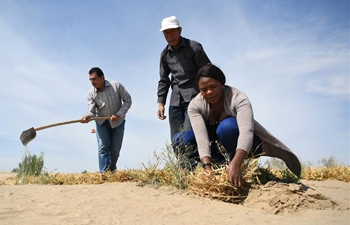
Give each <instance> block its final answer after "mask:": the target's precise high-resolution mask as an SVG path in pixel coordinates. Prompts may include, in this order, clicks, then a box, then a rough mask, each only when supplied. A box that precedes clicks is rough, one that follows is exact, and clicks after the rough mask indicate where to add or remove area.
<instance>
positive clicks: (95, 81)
mask: <svg viewBox="0 0 350 225" xmlns="http://www.w3.org/2000/svg"><path fill="white" fill-rule="evenodd" d="M89 80H90V82H91V84H92V86H94V87H95V88H97V89H99V90H102V91H103V89H104V88H105V77H104V76H101V77H99V76H98V75H97V73H96V72H94V73H92V74H90V75H89ZM110 120H112V121H118V120H120V116H119V115H117V114H114V115H112V116H111V119H110ZM88 122H90V116H88V115H85V116H83V117H82V118H81V123H88Z"/></svg>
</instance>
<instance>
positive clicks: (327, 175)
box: [302, 165, 350, 182]
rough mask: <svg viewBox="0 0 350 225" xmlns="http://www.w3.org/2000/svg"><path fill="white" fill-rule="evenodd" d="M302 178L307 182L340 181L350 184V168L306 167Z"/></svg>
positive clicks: (336, 166) (340, 166) (341, 166)
mask: <svg viewBox="0 0 350 225" xmlns="http://www.w3.org/2000/svg"><path fill="white" fill-rule="evenodd" d="M302 178H303V179H306V180H317V181H323V180H339V181H344V182H350V166H343V165H334V166H331V167H314V166H305V167H303V171H302Z"/></svg>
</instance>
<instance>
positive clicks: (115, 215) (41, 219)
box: [0, 171, 350, 225]
mask: <svg viewBox="0 0 350 225" xmlns="http://www.w3.org/2000/svg"><path fill="white" fill-rule="evenodd" d="M13 176H14V174H13V173H10V172H6V171H0V201H1V203H0V224H1V225H2V224H6V225H10V224H20V225H24V224H26V225H30V224H35V225H40V224H65V225H66V224H152V225H161V224H167V225H168V224H176V225H179V224H185V225H186V224H191V225H192V224H198V225H209V224H221V225H222V224H240V225H244V224H254V225H259V224H278V225H281V224H288V225H293V224H295V225H302V224H308V225H309V224H317V225H322V224H332V225H335V224H350V214H349V213H350V211H349V201H350V200H349V195H350V185H349V183H346V182H340V181H334V180H327V181H309V180H302V185H296V184H283V183H274V182H270V183H267V184H266V185H264V186H259V187H256V188H252V189H250V191H249V193H248V195H247V197H246V199H245V200H244V201H243V202H241V203H226V202H223V201H219V200H212V199H209V198H205V197H199V196H195V195H193V194H191V193H187V192H180V191H178V190H175V189H171V188H168V187H161V188H158V189H156V188H154V187H149V186H144V187H141V186H138V184H137V183H128V182H125V183H106V184H99V185H11V184H4V183H6V182H5V181H8V180H7V179H8V178H11V177H13Z"/></svg>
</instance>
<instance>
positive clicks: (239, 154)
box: [227, 149, 247, 188]
mask: <svg viewBox="0 0 350 225" xmlns="http://www.w3.org/2000/svg"><path fill="white" fill-rule="evenodd" d="M246 156H247V152H246V151H244V150H242V149H237V150H236V154H235V156H234V157H233V159H232V160H231V162H230V164H229V166H228V169H227V173H228V180H229V181H230V182H231V183H232V184H233V186H235V187H237V188H241V187H243V185H244V182H243V177H242V171H241V165H242V163H243V161H244V159H245V157H246Z"/></svg>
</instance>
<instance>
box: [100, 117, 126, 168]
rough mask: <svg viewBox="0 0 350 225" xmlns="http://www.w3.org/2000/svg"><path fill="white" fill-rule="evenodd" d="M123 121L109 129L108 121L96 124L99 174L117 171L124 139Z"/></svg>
mask: <svg viewBox="0 0 350 225" xmlns="http://www.w3.org/2000/svg"><path fill="white" fill-rule="evenodd" d="M124 127H125V120H124V122H123V123H122V124H120V126H118V127H115V128H113V129H112V128H111V125H110V123H109V121H105V122H104V123H103V124H102V125H99V124H97V123H96V137H97V145H98V164H99V169H100V173H103V172H105V171H107V170H110V171H114V170H116V169H117V161H118V158H119V153H120V149H121V147H122V142H123V137H124Z"/></svg>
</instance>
